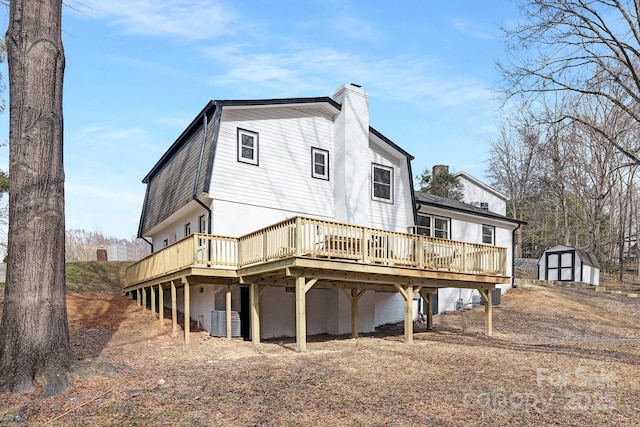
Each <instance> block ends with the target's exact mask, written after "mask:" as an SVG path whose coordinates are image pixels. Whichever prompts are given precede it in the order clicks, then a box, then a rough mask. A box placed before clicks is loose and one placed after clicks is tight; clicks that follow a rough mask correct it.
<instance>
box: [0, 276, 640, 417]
mask: <svg viewBox="0 0 640 427" xmlns="http://www.w3.org/2000/svg"><path fill="white" fill-rule="evenodd" d="M502 303H503V306H502V307H498V308H496V309H495V310H494V328H495V334H494V336H493V337H487V336H485V335H484V333H483V332H482V331H483V312H482V309H481V308H480V309H473V310H469V311H466V312H458V313H453V314H445V315H442V316H437V317H436V318H435V330H434V331H431V332H426V331H423V325H422V324H420V323H417V324H416V330H417V331H419V332H418V333H417V334H416V336H415V344H414V345H407V344H405V343H403V342H402V330H401V329H390V330H389V329H387V330H385V333H384V334H373V335H371V336H368V337H361V338H359V339H351V338H346V337H341V338H338V339H336V338H335V337H326V336H325V337H310V343H309V346H308V347H309V352H308V353H306V354H299V353H297V352H295V351H294V350H293V348H294V346H295V344H294V343H293V341H269V342H267V343H262V344H260V345H257V346H254V345H252V344H251V343H248V342H244V341H238V340H233V341H230V342H229V341H226V340H224V339H219V338H210V337H207V336H205V335H203V334H202V333H195V332H194V333H192V336H191V342H192V344H191V345H190V346H189V347H185V346H184V345H183V343H182V337H181V336H180V335H178V336H173V337H172V336H171V331H170V325H169V323H168V322H166V323H165V324H164V325H160V323H159V322H158V320H157V319H153V318H152V317H151V316H150V315H149V314H143V313H142V312H141V311H140V309H138V308H137V307H136V306H135V303H134V302H132V301H130V300H127V299H124V298H123V297H120V296H113V295H107V294H96V295H81V296H80V295H72V296H70V297H69V300H68V306H69V319H70V328H71V331H72V344H73V347H74V350H75V353H76V354H77V356H78V359H80V360H79V361H78V366H77V368H76V370H75V374H74V380H73V386H74V388H73V390H71V391H69V392H67V393H66V394H64V395H62V396H58V397H56V398H50V399H45V400H38V399H37V398H36V396H37V394H33V395H29V396H20V397H11V396H8V395H2V396H0V398H1V401H0V411H1V413H0V418H2V420H3V423H4V424H5V425H20V423H22V422H25V423H26V422H29V423H34V424H36V425H37V424H45V423H47V422H48V421H52V422H51V423H50V425H83V426H84V425H96V426H103V425H118V426H121V425H138V426H141V425H144V426H156V425H158V426H161V425H167V426H169V425H190V426H200V425H202V426H210V425H221V426H228V425H240V426H271V425H274V426H289V425H305V426H309V425H330V426H341V425H344V426H353V425H367V426H379V425H390V426H405V425H416V426H429V425H433V426H452V425H486V426H496V425H503V426H506V425H535V426H539V425H567V426H569V425H598V426H599V425H640V412H639V409H638V408H640V383H639V381H638V365H639V364H640V329H639V328H638V325H640V310H639V309H640V301H638V300H637V299H632V298H627V297H622V296H618V295H605V294H599V293H595V292H593V291H590V290H583V289H568V288H561V287H557V288H556V287H548V288H534V289H530V288H526V289H520V288H519V289H515V290H513V291H512V292H510V293H509V294H507V295H505V296H503V298H502ZM2 414H4V415H3V416H2Z"/></svg>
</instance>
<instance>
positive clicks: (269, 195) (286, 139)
mask: <svg viewBox="0 0 640 427" xmlns="http://www.w3.org/2000/svg"><path fill="white" fill-rule="evenodd" d="M238 128H242V129H246V130H250V131H252V132H257V133H258V134H259V136H258V139H259V142H258V166H254V165H250V164H246V163H242V162H238V153H237V130H238ZM311 147H317V148H321V149H324V150H328V151H329V181H325V180H322V179H317V178H313V177H312V176H311ZM334 157H335V153H334V150H333V122H332V121H331V120H330V119H328V118H326V117H321V116H315V117H314V116H310V115H309V114H307V113H305V112H301V111H298V110H295V109H292V108H255V109H245V110H228V111H227V110H224V109H223V114H222V121H221V126H220V133H219V135H218V144H217V147H216V154H215V160H214V166H213V173H212V178H211V188H210V196H211V197H212V198H213V199H216V200H222V201H233V202H236V203H240V204H243V205H247V206H261V207H265V208H271V209H281V210H286V211H288V212H296V213H298V214H303V215H315V216H322V217H333V212H334V204H333V191H334V188H333V186H334V180H333V176H332V171H333V163H334Z"/></svg>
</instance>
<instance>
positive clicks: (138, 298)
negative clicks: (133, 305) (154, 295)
mask: <svg viewBox="0 0 640 427" xmlns="http://www.w3.org/2000/svg"><path fill="white" fill-rule="evenodd" d="M141 295H142V291H141V290H140V288H138V289H136V302H137V303H138V307H140V306H141V305H142V296H141Z"/></svg>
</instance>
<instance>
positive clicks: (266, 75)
mask: <svg viewBox="0 0 640 427" xmlns="http://www.w3.org/2000/svg"><path fill="white" fill-rule="evenodd" d="M289 48H290V49H291V50H288V51H280V52H274V53H253V52H252V51H251V50H249V48H248V47H246V46H243V45H238V44H235V45H229V46H222V47H212V48H209V49H207V50H204V51H203V54H204V55H205V56H207V57H209V58H210V59H211V60H212V61H215V62H218V63H222V65H223V67H222V68H223V69H225V71H224V73H223V74H222V75H217V76H215V78H214V79H212V81H214V82H215V83H216V84H220V83H221V82H225V83H227V84H236V85H238V86H242V84H243V83H246V82H250V83H252V84H258V85H263V86H266V87H269V88H270V90H271V91H275V92H276V93H284V94H287V95H286V96H293V95H295V94H293V93H292V91H298V93H300V92H302V93H304V92H305V91H306V90H307V89H308V88H312V87H313V88H316V89H317V88H318V87H328V88H329V90H332V89H333V88H334V86H336V85H338V84H340V83H352V82H353V83H358V84H361V85H362V86H363V87H364V88H365V89H366V90H369V91H376V92H377V96H384V97H386V98H388V99H394V100H402V101H405V102H415V103H420V104H424V105H428V104H431V105H434V104H435V105H438V106H443V107H456V106H460V105H463V104H473V106H474V108H478V109H491V111H493V110H494V108H495V105H494V101H493V94H492V92H491V91H490V90H489V89H487V88H486V85H485V84H484V83H483V82H482V81H480V80H477V79H474V78H470V77H468V76H465V75H456V74H453V73H449V72H448V70H447V69H446V67H444V66H442V65H441V64H439V63H438V61H435V60H432V59H428V58H424V57H423V58H420V57H416V56H409V55H406V56H394V57H390V58H380V57H375V56H366V55H360V54H358V55H354V54H350V53H348V52H345V51H340V50H336V49H331V48H322V47H312V46H297V47H293V46H290V47H289Z"/></svg>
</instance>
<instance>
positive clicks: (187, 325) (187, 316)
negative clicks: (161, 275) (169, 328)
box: [182, 277, 191, 345]
mask: <svg viewBox="0 0 640 427" xmlns="http://www.w3.org/2000/svg"><path fill="white" fill-rule="evenodd" d="M182 284H183V285H184V344H185V345H189V335H190V332H191V313H190V307H189V306H190V304H189V299H190V295H189V293H190V292H189V281H188V280H187V278H186V277H183V278H182Z"/></svg>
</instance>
